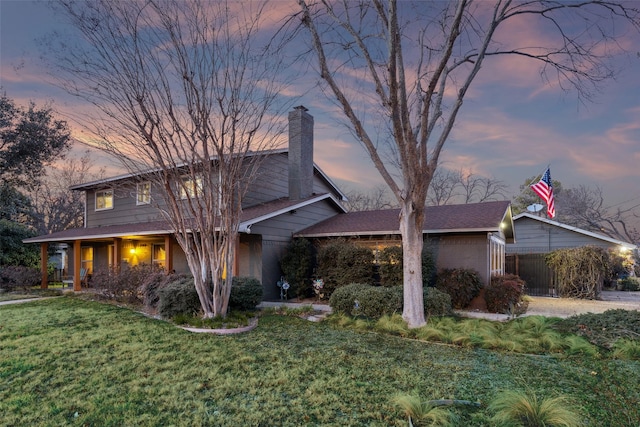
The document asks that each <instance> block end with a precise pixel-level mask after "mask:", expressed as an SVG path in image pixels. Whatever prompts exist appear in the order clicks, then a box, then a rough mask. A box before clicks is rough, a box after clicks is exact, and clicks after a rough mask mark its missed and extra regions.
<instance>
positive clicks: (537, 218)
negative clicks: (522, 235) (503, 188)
mask: <svg viewBox="0 0 640 427" xmlns="http://www.w3.org/2000/svg"><path fill="white" fill-rule="evenodd" d="M520 218H529V219H532V220H534V221H539V222H542V223H545V224H549V225H551V226H554V227H558V228H562V229H565V230H569V231H572V232H574V233H578V234H583V235H585V236H589V237H593V238H594V239H599V240H603V241H605V242H609V243H613V244H615V245H619V246H623V247H625V248H629V249H637V248H638V246H636V245H634V244H633V243H629V242H624V241H622V240H618V239H614V238H612V237H609V236H605V235H604V234H599V233H594V232H592V231H588V230H584V229H582V228H578V227H574V226H572V225H567V224H563V223H561V222H558V221H553V220H551V219H548V218H543V217H540V216H537V215H533V214H530V213H529V212H523V213H521V214H518V215H516V216H515V217H513V221H514V223H515V222H516V221H517V220H519V219H520Z"/></svg>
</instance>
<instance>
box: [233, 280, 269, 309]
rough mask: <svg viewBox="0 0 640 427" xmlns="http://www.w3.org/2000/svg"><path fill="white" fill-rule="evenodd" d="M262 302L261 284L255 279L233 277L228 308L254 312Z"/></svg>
mask: <svg viewBox="0 0 640 427" xmlns="http://www.w3.org/2000/svg"><path fill="white" fill-rule="evenodd" d="M261 301H262V283H260V281H259V280H258V279H256V278H255V277H234V278H233V282H232V284H231V295H230V296H229V307H230V308H233V309H238V310H255V308H256V306H257V305H258V304H260V302H261Z"/></svg>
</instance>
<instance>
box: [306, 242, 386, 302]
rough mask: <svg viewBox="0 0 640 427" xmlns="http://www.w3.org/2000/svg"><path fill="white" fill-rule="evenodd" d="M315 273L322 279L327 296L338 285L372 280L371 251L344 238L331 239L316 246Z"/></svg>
mask: <svg viewBox="0 0 640 427" xmlns="http://www.w3.org/2000/svg"><path fill="white" fill-rule="evenodd" d="M317 263H318V266H317V270H316V275H317V276H318V277H320V278H322V280H323V281H324V295H325V298H329V297H330V296H331V294H332V293H333V292H334V291H335V290H336V289H337V288H339V287H341V286H346V285H349V284H351V283H372V282H373V253H372V252H371V250H369V249H368V248H365V247H362V246H358V245H356V244H355V243H353V242H350V241H347V240H344V239H335V240H331V241H329V242H328V243H326V244H324V245H322V246H320V247H319V248H318V255H317Z"/></svg>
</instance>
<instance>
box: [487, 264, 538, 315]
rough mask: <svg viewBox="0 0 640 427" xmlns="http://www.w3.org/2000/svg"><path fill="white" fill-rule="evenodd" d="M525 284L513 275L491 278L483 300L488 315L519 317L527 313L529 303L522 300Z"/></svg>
mask: <svg viewBox="0 0 640 427" xmlns="http://www.w3.org/2000/svg"><path fill="white" fill-rule="evenodd" d="M524 292H525V282H524V280H522V279H521V278H520V277H518V276H516V275H515V274H504V275H500V276H493V277H491V283H490V284H489V286H487V290H486V292H485V294H484V299H485V301H486V302H487V310H488V311H489V312H490V313H505V314H513V315H520V314H524V313H526V311H527V307H528V305H529V303H528V302H527V301H525V300H524Z"/></svg>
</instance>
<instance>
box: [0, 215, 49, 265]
mask: <svg viewBox="0 0 640 427" xmlns="http://www.w3.org/2000/svg"><path fill="white" fill-rule="evenodd" d="M34 235H35V233H34V232H33V231H32V230H31V229H29V228H27V227H26V226H24V225H22V224H19V223H17V222H12V221H9V220H6V219H0V266H2V265H21V266H25V267H35V266H37V265H38V264H39V263H40V251H39V249H38V245H34V244H24V243H22V240H23V239H27V238H29V237H33V236H34Z"/></svg>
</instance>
